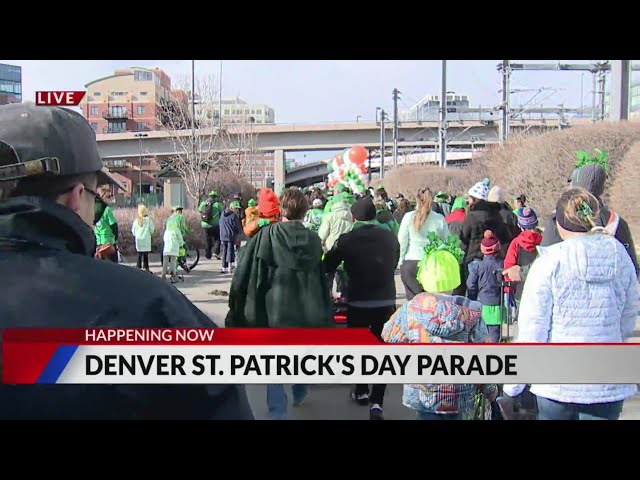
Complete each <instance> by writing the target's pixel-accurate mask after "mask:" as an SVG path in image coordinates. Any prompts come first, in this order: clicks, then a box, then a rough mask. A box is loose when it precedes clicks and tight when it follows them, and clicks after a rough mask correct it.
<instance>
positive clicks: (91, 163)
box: [0, 102, 253, 419]
mask: <svg viewBox="0 0 640 480" xmlns="http://www.w3.org/2000/svg"><path fill="white" fill-rule="evenodd" d="M114 181H115V180H113V179H112V177H111V176H110V174H109V173H108V171H107V170H106V169H104V168H103V165H102V161H101V160H100V156H99V154H98V149H97V143H96V138H95V134H94V132H93V130H92V128H91V126H90V125H89V124H88V123H87V121H86V120H85V119H84V118H83V117H82V116H81V115H80V114H78V113H76V112H74V111H71V110H68V109H65V108H59V107H38V106H35V105H34V104H33V103H31V102H29V103H23V104H19V103H18V104H12V105H5V106H0V271H2V272H11V281H10V282H7V283H5V285H4V286H3V287H2V288H1V289H0V328H2V329H4V328H44V327H46V328H86V327H91V328H100V327H129V328H136V327H144V328H171V327H193V328H212V327H215V325H214V324H213V323H212V322H211V321H210V320H209V319H208V318H207V317H206V316H205V315H204V314H203V313H202V312H200V310H198V309H197V308H196V307H195V306H194V305H193V304H192V303H191V302H189V301H188V300H187V299H186V297H184V296H183V295H182V294H181V293H180V292H178V290H176V289H175V288H173V287H171V286H169V285H167V284H165V283H163V282H162V281H161V280H160V279H158V278H157V277H154V276H151V275H147V274H146V273H143V272H142V271H140V270H137V269H133V268H123V267H122V266H119V265H115V264H113V263H111V262H104V261H99V260H96V259H94V257H93V256H94V252H95V243H96V239H95V236H94V234H93V231H92V228H91V227H92V226H93V225H94V223H95V217H96V209H95V205H96V202H95V199H96V197H97V194H96V193H95V192H96V189H97V186H98V185H101V184H104V183H105V182H114ZM252 418H253V415H252V412H251V409H250V406H249V404H248V401H247V397H246V393H245V390H244V387H240V386H235V385H0V419H252Z"/></svg>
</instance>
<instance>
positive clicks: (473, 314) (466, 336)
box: [382, 247, 498, 420]
mask: <svg viewBox="0 0 640 480" xmlns="http://www.w3.org/2000/svg"><path fill="white" fill-rule="evenodd" d="M445 248H446V247H445ZM463 254H464V253H463V252H460V258H461V256H462V255H463ZM429 255H436V256H437V258H434V260H436V261H434V262H427V263H426V264H427V270H430V269H431V270H432V271H426V272H424V273H425V275H424V276H421V278H430V279H431V281H430V282H429V283H430V284H429V285H427V284H425V285H423V287H424V288H425V289H430V290H431V292H422V293H419V294H418V295H416V296H415V297H413V299H412V300H411V301H409V302H408V303H405V304H404V305H403V306H402V307H400V309H398V310H397V311H396V313H394V314H393V316H392V317H391V318H390V319H389V321H388V322H387V323H386V324H385V326H384V329H383V331H382V339H383V340H384V341H385V342H389V343H447V342H464V343H468V342H471V343H484V342H488V341H489V335H488V332H487V327H486V325H485V323H484V321H483V320H482V305H481V304H480V303H478V302H474V301H471V300H468V299H466V298H464V297H459V296H452V295H451V294H450V293H451V292H452V291H453V290H454V289H455V288H456V287H457V286H458V285H459V284H460V269H459V259H458V257H457V256H456V255H454V254H453V253H451V252H450V251H448V250H446V249H434V251H433V253H430V254H429ZM436 266H437V268H434V267H436ZM443 271H446V272H448V274H447V275H446V277H443V276H441V277H439V278H435V279H434V276H437V273H436V272H443ZM478 389H480V390H481V391H482V393H483V394H484V395H485V396H486V397H487V398H488V399H489V401H491V402H494V401H495V398H496V395H497V392H498V387H497V385H482V386H478V385H472V384H462V385H453V384H425V385H405V386H404V394H403V397H402V403H403V404H404V405H405V406H406V407H408V408H410V409H412V410H415V411H416V416H417V418H418V419H419V420H464V419H470V418H472V417H473V414H474V413H475V406H476V393H477V392H478Z"/></svg>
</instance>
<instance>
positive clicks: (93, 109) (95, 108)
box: [91, 107, 98, 115]
mask: <svg viewBox="0 0 640 480" xmlns="http://www.w3.org/2000/svg"><path fill="white" fill-rule="evenodd" d="M91 115H98V107H91Z"/></svg>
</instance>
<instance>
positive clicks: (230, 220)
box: [220, 210, 242, 242]
mask: <svg viewBox="0 0 640 480" xmlns="http://www.w3.org/2000/svg"><path fill="white" fill-rule="evenodd" d="M241 230H242V229H241V228H240V219H239V218H238V215H236V213H235V212H233V211H231V210H225V211H224V213H223V214H222V215H221V216H220V240H221V241H223V242H233V241H234V240H235V239H236V237H237V236H238V235H240V231H241Z"/></svg>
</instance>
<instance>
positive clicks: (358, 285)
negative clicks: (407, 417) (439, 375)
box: [324, 197, 400, 420]
mask: <svg viewBox="0 0 640 480" xmlns="http://www.w3.org/2000/svg"><path fill="white" fill-rule="evenodd" d="M351 213H352V215H353V219H354V221H356V222H357V221H361V222H362V225H361V226H360V227H359V228H356V229H354V230H352V231H351V232H348V233H344V234H342V235H340V237H339V238H338V239H337V241H336V242H335V243H334V244H333V248H332V249H331V250H330V251H329V252H327V253H326V255H325V257H324V265H325V268H326V271H327V273H328V274H332V273H334V272H335V271H336V270H337V268H338V266H339V265H340V264H341V263H343V262H344V270H345V272H346V274H347V277H348V285H349V286H348V298H347V327H350V328H368V329H370V330H371V332H372V333H373V334H374V335H375V336H376V337H378V338H380V332H382V327H383V326H384V324H385V322H386V321H387V320H388V319H389V317H390V316H391V315H392V314H393V312H394V311H395V306H396V284H395V280H394V275H395V269H396V264H397V263H398V259H399V257H400V245H399V244H398V239H397V238H396V236H395V235H394V234H393V233H392V232H390V231H389V230H387V229H386V228H381V227H380V226H378V225H376V224H375V223H373V222H372V221H373V220H375V217H376V207H375V205H374V204H373V202H371V199H370V198H369V197H364V198H361V199H359V200H357V201H356V202H355V203H354V205H353V207H352V208H351ZM365 222H368V223H365ZM385 390H386V385H373V387H372V389H371V396H369V385H366V384H362V385H356V386H355V389H354V390H353V391H352V392H351V399H352V400H354V401H355V402H357V403H358V404H360V405H362V406H365V405H368V406H369V419H370V420H383V419H384V416H383V412H382V407H383V401H384V393H385Z"/></svg>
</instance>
